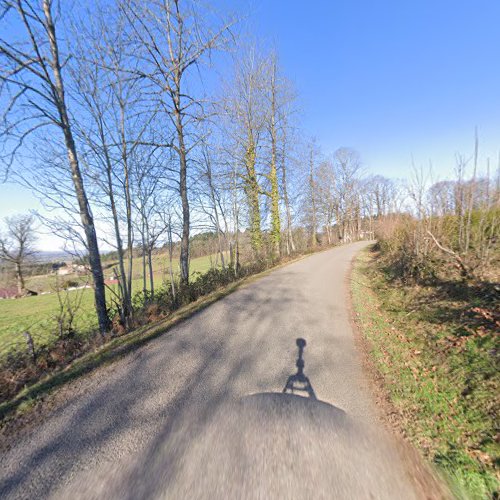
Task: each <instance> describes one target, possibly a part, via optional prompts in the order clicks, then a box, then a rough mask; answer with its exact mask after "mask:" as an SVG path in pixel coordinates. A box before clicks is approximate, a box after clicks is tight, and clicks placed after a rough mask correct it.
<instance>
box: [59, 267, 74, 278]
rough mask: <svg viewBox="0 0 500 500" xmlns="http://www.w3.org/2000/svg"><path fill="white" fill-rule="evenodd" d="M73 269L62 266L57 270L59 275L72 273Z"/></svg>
mask: <svg viewBox="0 0 500 500" xmlns="http://www.w3.org/2000/svg"><path fill="white" fill-rule="evenodd" d="M71 272H72V270H71V269H70V268H69V267H60V268H59V269H58V270H57V274H58V276H66V275H67V274H70V273H71Z"/></svg>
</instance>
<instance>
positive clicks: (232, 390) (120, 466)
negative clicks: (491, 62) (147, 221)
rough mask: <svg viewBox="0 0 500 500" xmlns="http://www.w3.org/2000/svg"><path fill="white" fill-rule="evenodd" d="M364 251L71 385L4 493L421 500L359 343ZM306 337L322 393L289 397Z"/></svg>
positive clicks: (286, 271) (318, 261)
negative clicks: (354, 263)
mask: <svg viewBox="0 0 500 500" xmlns="http://www.w3.org/2000/svg"><path fill="white" fill-rule="evenodd" d="M364 245H366V243H356V244H352V245H347V246H342V247H338V248H335V249H333V250H329V251H326V252H322V253H318V254H315V255H312V256H310V257H307V258H305V259H302V260H300V261H298V262H295V263H293V264H290V265H288V266H285V267H282V268H280V269H278V270H276V271H274V272H272V273H270V274H268V275H267V276H264V277H262V278H260V279H258V280H256V281H255V282H253V283H251V284H249V285H247V286H245V287H243V288H241V289H239V290H238V291H236V292H235V293H233V294H231V295H229V296H227V297H226V298H224V299H222V300H220V301H219V302H217V303H215V304H213V305H211V306H210V307H208V308H207V309H205V310H203V311H201V312H200V313H198V314H196V315H194V316H193V317H191V318H190V319H188V320H186V321H185V322H183V323H182V324H180V325H178V326H176V327H175V328H173V329H171V330H170V331H169V332H167V333H166V334H165V335H163V336H161V337H158V338H156V339H155V340H153V341H151V342H150V343H148V344H147V345H145V346H143V347H141V348H139V349H138V350H137V351H134V352H133V353H132V354H130V355H128V356H127V357H125V358H123V359H121V360H119V361H117V362H115V363H113V364H112V365H110V366H107V367H104V368H101V369H99V370H97V371H96V372H94V373H93V374H92V375H91V376H89V377H87V378H85V379H83V381H79V382H78V383H76V384H74V387H73V388H72V392H71V393H70V396H69V397H68V399H67V400H66V401H65V402H63V403H62V404H60V405H59V406H58V407H57V408H56V409H55V410H54V412H53V413H52V414H51V415H49V417H48V418H46V419H45V420H44V422H43V423H42V424H41V425H40V426H39V427H38V428H36V429H35V430H33V431H30V432H29V433H28V435H26V436H24V437H22V438H20V439H19V442H18V443H16V444H15V445H14V446H13V448H12V449H11V450H9V451H8V452H7V453H5V454H4V456H3V457H2V467H1V471H0V498H4V499H5V498H37V499H40V498H46V497H52V498H79V497H80V498H116V499H125V498H130V499H138V498H207V499H208V498H210V499H212V498H383V499H387V498H398V499H399V498H405V499H410V498H422V495H423V494H422V493H421V492H419V491H418V488H417V487H416V486H415V482H414V481H413V480H412V477H411V473H409V471H408V466H407V465H406V462H405V457H403V456H401V452H400V451H398V450H399V449H398V447H397V446H395V444H394V442H393V440H392V439H391V438H389V437H388V436H387V435H386V434H385V433H384V432H383V431H382V430H381V427H382V426H381V424H380V423H378V421H377V418H376V411H375V408H374V404H373V402H372V400H371V397H370V394H369V391H368V390H367V388H366V387H367V386H366V384H365V382H364V379H363V372H362V367H361V361H360V356H359V354H358V352H357V350H356V347H355V343H354V337H353V331H352V328H351V324H350V316H349V310H348V306H347V304H348V302H347V301H348V285H347V274H348V270H349V267H350V262H351V260H352V258H353V256H354V255H355V254H356V253H357V252H358V251H359V250H360V249H361V248H362V247H363V246H364ZM298 337H301V338H304V339H305V340H306V341H307V345H306V347H305V349H304V353H303V360H304V361H305V369H304V373H305V375H307V377H308V378H309V381H310V384H311V386H312V388H313V391H314V395H315V396H316V398H317V399H314V398H310V397H307V396H308V394H307V393H306V394H305V396H306V397H301V396H299V395H292V394H283V393H282V390H283V387H284V386H285V383H286V381H287V378H288V377H289V376H290V375H293V374H294V373H295V372H296V371H297V368H296V359H297V352H298V351H297V346H296V343H295V341H296V338H298ZM410 472H411V471H410Z"/></svg>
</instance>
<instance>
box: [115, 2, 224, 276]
mask: <svg viewBox="0 0 500 500" xmlns="http://www.w3.org/2000/svg"><path fill="white" fill-rule="evenodd" d="M123 9H124V12H125V14H126V16H127V18H128V20H129V22H130V25H131V27H132V34H133V37H134V39H135V41H136V44H137V56H138V57H139V59H140V65H139V67H138V69H137V70H136V71H134V74H135V75H139V76H141V77H143V78H145V79H147V80H148V82H149V83H150V85H151V87H152V92H156V93H157V95H158V96H159V100H160V109H161V110H162V111H163V112H164V113H165V115H166V117H167V118H168V120H169V122H170V124H171V125H172V127H173V129H174V131H175V133H174V141H173V143H172V144H171V147H172V148H173V150H174V151H175V152H176V154H177V157H178V175H179V181H178V189H179V195H180V200H181V206H182V236H181V252H180V267H181V281H182V282H183V283H185V284H187V283H188V282H189V234H190V208H189V187H188V170H189V168H190V155H191V154H192V152H193V148H195V147H196V145H197V140H196V137H195V124H196V123H198V122H199V121H200V120H201V119H203V115H204V111H203V102H202V100H201V99H200V98H199V97H196V96H195V95H194V94H190V92H189V87H188V82H189V80H190V79H191V78H192V77H193V70H194V69H195V68H196V66H198V65H200V64H201V63H202V62H203V60H204V59H205V57H206V56H207V55H208V54H209V53H210V52H211V51H212V50H214V49H217V48H220V47H221V46H223V45H224V44H225V43H226V38H227V35H228V34H229V28H230V27H231V25H232V24H233V22H232V21H230V22H222V23H219V25H218V27H217V28H215V29H212V28H210V27H208V26H207V24H206V22H205V21H206V19H204V16H207V17H210V13H209V12H205V13H202V12H201V9H200V6H199V5H196V7H195V6H194V5H193V4H192V3H191V2H180V1H179V0H165V1H159V0H147V1H136V0H130V1H128V2H125V3H124V4H123Z"/></svg>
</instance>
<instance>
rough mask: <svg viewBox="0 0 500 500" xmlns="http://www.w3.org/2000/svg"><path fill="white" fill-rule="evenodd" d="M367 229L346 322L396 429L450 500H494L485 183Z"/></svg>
mask: <svg viewBox="0 0 500 500" xmlns="http://www.w3.org/2000/svg"><path fill="white" fill-rule="evenodd" d="M415 192H419V193H421V196H420V197H419V196H413V197H412V199H413V200H417V210H416V215H411V214H400V215H395V214H393V215H391V216H389V217H386V218H384V219H380V220H378V221H377V237H378V238H377V239H378V243H377V244H376V245H375V246H374V247H373V248H372V249H371V250H369V251H366V252H364V253H362V254H361V255H360V257H359V259H358V261H357V263H356V265H355V269H354V273H353V277H352V293H353V300H354V308H355V313H356V318H357V320H358V323H359V327H360V330H361V332H362V334H363V336H364V338H365V339H366V340H367V343H368V346H369V350H370V352H371V354H372V359H373V362H374V364H375V367H376V368H377V370H378V371H379V373H380V374H381V378H382V381H383V386H384V389H385V391H386V393H387V395H388V397H389V399H390V401H391V403H392V407H393V409H394V412H395V415H396V425H397V427H399V429H400V430H401V431H402V432H403V433H404V435H405V436H406V437H407V438H408V439H409V440H410V441H412V442H413V443H414V444H415V445H416V446H417V448H419V449H420V450H421V451H422V452H423V453H424V454H425V456H426V457H428V459H429V460H431V461H432V462H433V463H434V464H435V465H437V466H438V468H439V469H440V470H441V471H442V472H443V473H444V475H445V476H446V478H447V479H448V480H449V483H450V485H451V488H452V491H453V493H454V494H455V495H456V497H457V498H474V499H476V498H477V499H480V498H481V499H483V498H498V494H499V484H500V483H499V466H500V446H499V435H498V421H499V410H500V405H499V398H498V395H499V394H500V370H499V368H500V367H499V348H500V338H499V334H500V308H499V304H500V283H499V281H498V278H499V276H500V206H499V191H498V184H496V183H494V182H492V180H491V179H489V178H488V177H484V178H481V179H478V178H474V177H473V178H472V179H468V180H464V179H463V178H462V177H459V178H458V179H457V180H455V181H449V182H447V183H438V184H437V185H433V186H431V187H430V188H429V189H428V190H424V189H422V186H421V185H420V189H419V190H416V191H413V194H415Z"/></svg>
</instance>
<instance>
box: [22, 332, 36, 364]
mask: <svg viewBox="0 0 500 500" xmlns="http://www.w3.org/2000/svg"><path fill="white" fill-rule="evenodd" d="M24 338H25V339H26V345H27V346H28V354H29V355H30V357H31V359H32V360H33V363H36V351H35V343H34V342H33V337H32V336H31V334H30V332H24Z"/></svg>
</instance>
